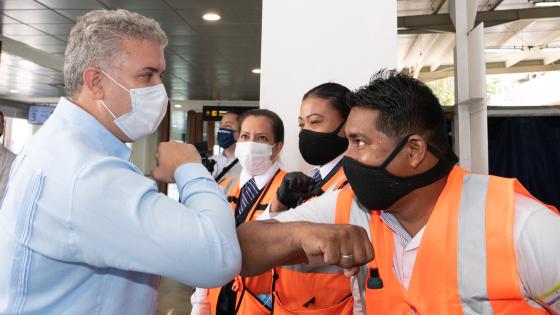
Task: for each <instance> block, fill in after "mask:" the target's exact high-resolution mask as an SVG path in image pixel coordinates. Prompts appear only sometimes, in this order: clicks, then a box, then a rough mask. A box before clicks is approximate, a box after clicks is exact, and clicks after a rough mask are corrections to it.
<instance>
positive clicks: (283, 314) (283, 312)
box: [274, 292, 354, 315]
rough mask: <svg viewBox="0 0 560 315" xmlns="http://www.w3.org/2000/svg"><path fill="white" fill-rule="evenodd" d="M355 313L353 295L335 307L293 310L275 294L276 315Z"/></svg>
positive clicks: (338, 314) (348, 314)
mask: <svg viewBox="0 0 560 315" xmlns="http://www.w3.org/2000/svg"><path fill="white" fill-rule="evenodd" d="M353 311H354V298H353V297H352V295H349V296H347V297H345V298H344V299H343V300H342V301H340V302H338V303H337V304H335V305H332V306H329V307H324V308H315V309H301V310H293V309H290V308H289V307H287V306H286V305H284V304H283V303H282V301H281V300H280V299H279V297H278V294H277V293H276V292H274V315H293V314H306V315H344V314H346V315H351V314H352V313H353Z"/></svg>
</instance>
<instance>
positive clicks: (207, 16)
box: [202, 12, 222, 21]
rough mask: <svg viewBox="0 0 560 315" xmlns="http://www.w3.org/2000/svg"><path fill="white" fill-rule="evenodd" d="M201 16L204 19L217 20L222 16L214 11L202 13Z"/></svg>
mask: <svg viewBox="0 0 560 315" xmlns="http://www.w3.org/2000/svg"><path fill="white" fill-rule="evenodd" d="M202 18H203V19H205V20H206V21H218V20H220V19H221V18H222V17H221V16H219V15H218V14H216V13H213V12H208V13H206V14H204V15H203V16H202Z"/></svg>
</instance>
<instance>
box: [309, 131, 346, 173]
mask: <svg viewBox="0 0 560 315" xmlns="http://www.w3.org/2000/svg"><path fill="white" fill-rule="evenodd" d="M344 123H345V122H342V124H340V126H338V128H336V130H335V131H333V132H316V131H311V130H307V129H302V130H301V131H300V132H299V152H300V153H301V156H303V159H304V160H305V162H307V163H309V164H311V165H325V164H327V163H328V162H330V161H332V160H334V158H336V157H337V156H339V155H341V154H342V153H344V151H346V148H348V139H346V138H342V137H339V136H338V132H339V131H340V129H342V126H344Z"/></svg>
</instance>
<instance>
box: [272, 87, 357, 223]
mask: <svg viewBox="0 0 560 315" xmlns="http://www.w3.org/2000/svg"><path fill="white" fill-rule="evenodd" d="M349 92H350V90H348V88H346V87H345V86H342V85H340V84H338V83H324V84H321V85H319V86H316V87H314V88H313V89H311V90H309V91H308V92H307V93H305V95H304V96H303V99H302V101H301V106H300V115H299V117H298V122H299V127H300V129H301V131H300V133H299V151H300V153H301V155H302V157H303V159H304V160H305V161H306V162H307V163H309V164H311V165H313V166H314V168H313V169H312V170H311V172H310V173H309V175H305V174H303V173H301V172H293V173H289V174H288V175H287V176H286V178H285V180H284V185H282V186H281V187H280V189H279V191H278V201H279V203H275V204H274V205H273V206H272V207H271V209H270V210H271V212H278V211H281V210H286V209H289V208H294V207H296V206H297V205H298V204H300V203H301V202H303V201H305V200H307V199H308V198H310V197H312V196H316V195H320V194H321V193H322V192H325V191H328V190H336V189H339V188H341V187H342V186H344V185H345V184H346V182H347V181H346V177H345V176H344V172H343V171H342V166H341V163H340V161H341V159H342V157H343V155H344V152H345V151H346V148H347V147H348V139H347V138H346V134H345V133H344V124H345V122H346V118H347V117H348V113H349V112H350V109H349V107H348V106H347V105H346V94H348V93H349Z"/></svg>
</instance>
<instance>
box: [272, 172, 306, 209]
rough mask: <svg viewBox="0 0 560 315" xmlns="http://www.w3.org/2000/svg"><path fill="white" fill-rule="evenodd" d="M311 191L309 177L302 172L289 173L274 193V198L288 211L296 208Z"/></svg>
mask: <svg viewBox="0 0 560 315" xmlns="http://www.w3.org/2000/svg"><path fill="white" fill-rule="evenodd" d="M310 190H311V177H309V176H307V175H305V174H303V173H302V172H291V173H288V174H286V176H284V179H283V180H282V183H281V184H280V187H278V190H277V191H276V198H277V199H278V201H279V202H280V203H282V204H283V205H284V206H286V207H287V208H288V209H291V208H295V207H297V205H298V203H299V202H300V201H301V200H302V199H305V197H306V196H307V195H308V194H309V191H310Z"/></svg>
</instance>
